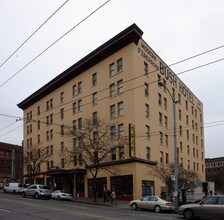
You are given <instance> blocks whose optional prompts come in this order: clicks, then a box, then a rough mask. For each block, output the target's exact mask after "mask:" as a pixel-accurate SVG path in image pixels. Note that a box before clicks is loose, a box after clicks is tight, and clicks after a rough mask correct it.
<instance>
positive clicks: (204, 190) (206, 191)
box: [202, 182, 208, 193]
mask: <svg viewBox="0 0 224 220" xmlns="http://www.w3.org/2000/svg"><path fill="white" fill-rule="evenodd" d="M202 192H203V193H208V182H202Z"/></svg>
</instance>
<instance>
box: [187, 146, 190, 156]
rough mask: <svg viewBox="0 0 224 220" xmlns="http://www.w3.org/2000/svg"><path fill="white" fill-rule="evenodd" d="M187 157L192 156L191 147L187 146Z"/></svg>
mask: <svg viewBox="0 0 224 220" xmlns="http://www.w3.org/2000/svg"><path fill="white" fill-rule="evenodd" d="M187 155H190V146H189V145H187Z"/></svg>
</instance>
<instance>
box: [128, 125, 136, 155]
mask: <svg viewBox="0 0 224 220" xmlns="http://www.w3.org/2000/svg"><path fill="white" fill-rule="evenodd" d="M129 156H130V157H134V156H135V125H134V124H131V123H130V124H129Z"/></svg>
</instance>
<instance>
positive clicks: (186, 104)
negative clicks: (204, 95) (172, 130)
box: [185, 100, 188, 111]
mask: <svg viewBox="0 0 224 220" xmlns="http://www.w3.org/2000/svg"><path fill="white" fill-rule="evenodd" d="M185 106H186V110H187V111H188V101H187V100H186V102H185Z"/></svg>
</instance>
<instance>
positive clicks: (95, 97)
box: [92, 92, 97, 105]
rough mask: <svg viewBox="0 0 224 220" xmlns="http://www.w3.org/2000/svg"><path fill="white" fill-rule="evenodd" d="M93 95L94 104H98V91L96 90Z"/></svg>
mask: <svg viewBox="0 0 224 220" xmlns="http://www.w3.org/2000/svg"><path fill="white" fill-rule="evenodd" d="M92 96H93V97H92V98H93V105H96V104H97V103H96V102H97V92H94V93H93V95H92Z"/></svg>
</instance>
